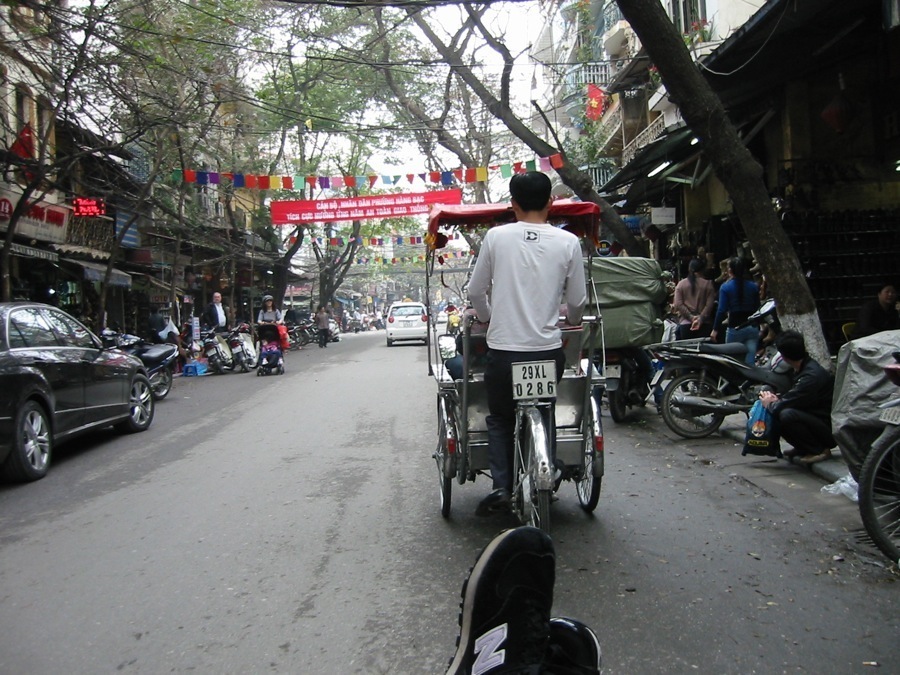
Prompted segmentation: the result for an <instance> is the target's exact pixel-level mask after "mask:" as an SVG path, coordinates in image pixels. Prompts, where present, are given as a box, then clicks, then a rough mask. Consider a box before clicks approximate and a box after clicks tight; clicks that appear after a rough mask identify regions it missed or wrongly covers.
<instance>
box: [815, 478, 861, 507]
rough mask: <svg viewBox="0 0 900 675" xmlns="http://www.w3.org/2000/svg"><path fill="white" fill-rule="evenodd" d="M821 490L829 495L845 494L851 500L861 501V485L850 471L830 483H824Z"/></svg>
mask: <svg viewBox="0 0 900 675" xmlns="http://www.w3.org/2000/svg"><path fill="white" fill-rule="evenodd" d="M821 491H822V492H824V493H825V494H827V495H844V496H845V497H846V498H847V499H849V500H850V501H851V502H858V501H859V494H858V492H859V486H858V485H857V484H856V481H855V480H853V476H851V475H850V474H849V473H848V474H847V475H846V476H844V477H843V478H838V479H837V480H836V481H834V482H833V483H831V484H830V485H823V486H822V490H821Z"/></svg>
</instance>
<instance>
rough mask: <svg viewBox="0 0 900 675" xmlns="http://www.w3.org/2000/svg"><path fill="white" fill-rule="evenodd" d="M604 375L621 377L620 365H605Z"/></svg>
mask: <svg viewBox="0 0 900 675" xmlns="http://www.w3.org/2000/svg"><path fill="white" fill-rule="evenodd" d="M606 376H607V377H615V378H617V379H618V378H620V377H622V366H606Z"/></svg>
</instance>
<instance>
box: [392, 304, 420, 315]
mask: <svg viewBox="0 0 900 675" xmlns="http://www.w3.org/2000/svg"><path fill="white" fill-rule="evenodd" d="M424 313H425V309H424V308H423V307H416V306H410V307H394V309H393V310H392V311H391V315H392V316H421V315H422V314H424Z"/></svg>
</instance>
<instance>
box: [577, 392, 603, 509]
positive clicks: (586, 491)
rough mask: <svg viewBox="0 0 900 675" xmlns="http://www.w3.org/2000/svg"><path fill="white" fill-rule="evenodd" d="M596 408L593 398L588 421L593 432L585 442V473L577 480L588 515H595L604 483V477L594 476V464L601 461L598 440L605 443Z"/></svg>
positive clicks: (581, 502)
mask: <svg viewBox="0 0 900 675" xmlns="http://www.w3.org/2000/svg"><path fill="white" fill-rule="evenodd" d="M596 406H597V404H596V402H595V401H594V400H593V397H591V416H590V419H588V420H586V424H587V426H588V429H590V430H591V431H590V434H589V435H588V437H587V438H586V439H585V441H584V471H583V473H582V475H581V478H578V479H576V480H575V491H576V492H577V493H578V502H579V503H580V504H581V508H582V509H584V510H585V511H586V512H587V513H593V512H594V509H596V508H597V503H598V502H599V501H600V487H601V483H602V482H603V476H602V475H601V476H595V475H594V462H598V461H600V460H599V459H597V458H596V454H597V452H599V449H598V447H597V446H598V440H597V439H599V443H602V442H603V430H602V429H601V428H600V425H599V417H598V416H597V415H598V413H599V412H600V411H599V410H595V408H596Z"/></svg>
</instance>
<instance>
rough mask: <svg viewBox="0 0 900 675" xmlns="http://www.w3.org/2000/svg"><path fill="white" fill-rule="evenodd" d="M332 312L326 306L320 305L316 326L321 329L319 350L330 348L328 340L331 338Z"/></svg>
mask: <svg viewBox="0 0 900 675" xmlns="http://www.w3.org/2000/svg"><path fill="white" fill-rule="evenodd" d="M330 321H331V312H329V311H328V309H326V308H325V306H324V305H319V309H318V310H317V311H316V325H317V326H318V327H319V348H320V349H322V348H325V347H327V346H328V339H329V338H330V337H331V327H330Z"/></svg>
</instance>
